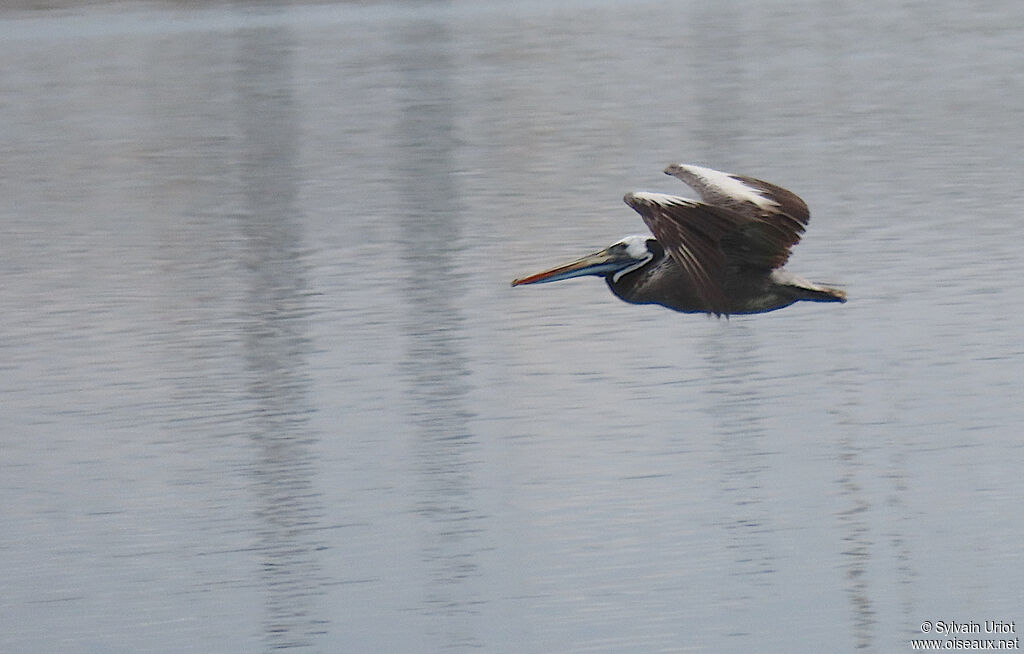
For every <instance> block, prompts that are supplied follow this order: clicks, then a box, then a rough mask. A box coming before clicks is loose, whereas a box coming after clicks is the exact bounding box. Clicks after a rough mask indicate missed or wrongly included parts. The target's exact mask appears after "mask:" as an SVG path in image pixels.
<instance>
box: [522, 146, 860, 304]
mask: <svg viewBox="0 0 1024 654" xmlns="http://www.w3.org/2000/svg"><path fill="white" fill-rule="evenodd" d="M665 174H666V175H671V176H673V177H677V178H679V179H680V180H682V181H683V182H685V183H686V184H688V185H689V186H690V187H691V188H693V190H695V191H696V192H697V194H698V195H699V196H700V198H701V200H702V201H701V202H698V201H696V200H690V199H687V198H684V197H678V196H675V195H666V194H663V193H645V192H635V193H627V194H626V196H625V197H624V198H623V200H624V201H625V202H626V204H628V205H629V206H631V207H632V208H633V209H635V210H636V212H637V213H639V214H640V216H641V217H642V218H643V220H644V222H645V223H646V224H647V227H648V228H649V229H650V230H651V232H652V234H653V236H649V235H646V234H639V235H632V236H627V237H625V238H624V239H622V240H620V241H618V242H617V243H613V244H612V245H610V246H609V247H607V248H605V249H603V250H601V251H599V252H595V253H593V254H590V255H588V256H585V257H583V258H582V259H578V260H576V261H572V262H570V263H567V264H564V265H561V266H557V267H555V268H551V269H549V270H545V271H543V272H539V273H536V274H533V275H529V276H528V277H523V278H521V279H517V280H515V281H513V282H512V286H522V285H525V284H539V283H542V282H557V281H560V280H563V279H570V278H572V277H581V276H583V275H596V276H598V277H604V278H605V281H606V282H607V283H608V287H609V288H611V290H612V293H614V294H615V295H616V297H618V298H620V299H622V300H625V301H626V302H629V303H631V304H660V305H662V306H664V307H668V308H669V309H673V310H675V311H681V312H683V313H706V314H708V315H711V314H714V315H716V316H719V317H721V316H726V317H728V316H729V315H730V314H744V313H764V312H767V311H774V310H776V309H781V308H783V307H788V306H789V305H791V304H793V303H794V302H799V301H801V300H806V301H810V302H845V301H846V293H845V292H843V291H842V290H840V289H837V288H829V287H827V286H822V285H819V284H814V283H811V282H809V281H807V280H806V279H803V278H802V277H798V276H796V275H794V274H792V273H790V272H787V271H785V270H782V266H783V264H785V263H786V260H787V259H788V258H789V250H790V248H792V247H793V246H794V245H796V243H797V242H798V241H799V240H800V235H801V234H803V231H804V226H805V225H806V224H807V221H808V219H809V218H810V212H809V211H808V209H807V205H806V204H804V201H803V200H801V199H800V198H799V197H797V196H796V194H794V193H792V192H790V191H787V190H786V189H784V188H781V187H779V186H776V185H774V184H769V183H768V182H764V181H761V180H759V179H754V178H753V177H745V176H743V175H733V174H731V173H724V172H721V171H718V170H712V169H711V168H703V167H701V166H693V165H683V164H672V165H670V166H668V167H667V168H665Z"/></svg>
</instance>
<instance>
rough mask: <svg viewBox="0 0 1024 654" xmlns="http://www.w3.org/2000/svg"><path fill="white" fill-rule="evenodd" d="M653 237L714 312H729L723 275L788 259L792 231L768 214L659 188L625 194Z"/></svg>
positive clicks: (795, 236)
mask: <svg viewBox="0 0 1024 654" xmlns="http://www.w3.org/2000/svg"><path fill="white" fill-rule="evenodd" d="M623 200H624V201H625V202H626V204H628V205H629V206H631V207H632V208H633V209H635V210H636V212H637V213H639V214H640V216H641V217H642V218H643V219H644V222H645V223H647V226H648V227H649V228H650V230H651V233H652V234H654V238H656V239H658V242H659V243H661V245H662V246H663V247H664V248H665V250H666V251H667V252H668V253H669V255H670V256H671V257H672V258H673V259H675V261H676V263H678V264H679V265H680V266H681V267H682V269H683V271H684V272H685V273H686V275H687V277H688V278H689V279H690V282H691V283H692V285H693V288H694V289H695V290H696V292H697V293H698V295H699V296H700V297H701V298H702V299H703V300H704V301H705V302H706V303H707V306H708V307H709V310H710V311H711V312H713V313H718V314H723V313H727V307H728V300H727V296H726V292H725V288H724V282H725V279H726V278H727V277H728V275H729V274H730V273H732V272H734V271H736V270H737V269H740V268H743V267H752V268H760V269H767V270H771V269H773V268H778V267H780V266H781V265H782V264H784V263H785V262H786V259H787V258H789V248H790V247H791V246H792V244H793V243H795V242H796V241H797V240H798V239H799V233H797V232H795V231H794V230H786V229H782V228H780V227H779V226H778V225H777V224H776V223H775V222H773V221H770V220H768V219H766V218H760V217H757V218H754V217H750V216H746V215H742V214H740V213H737V212H736V211H733V210H732V209H729V208H725V207H721V206H710V205H707V204H704V203H703V202H697V201H696V200H689V199H687V198H682V197H678V196H675V195H665V194H663V193H642V192H638V193H627V194H626V196H625V197H624V198H623Z"/></svg>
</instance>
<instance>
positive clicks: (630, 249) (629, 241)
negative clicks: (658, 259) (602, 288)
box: [612, 234, 654, 282]
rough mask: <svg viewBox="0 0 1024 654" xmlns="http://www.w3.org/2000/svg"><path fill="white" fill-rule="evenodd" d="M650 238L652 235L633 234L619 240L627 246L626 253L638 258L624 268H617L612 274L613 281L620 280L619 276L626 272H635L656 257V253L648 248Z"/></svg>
mask: <svg viewBox="0 0 1024 654" xmlns="http://www.w3.org/2000/svg"><path fill="white" fill-rule="evenodd" d="M649 238H651V237H650V236H646V235H644V234H631V235H629V236H627V237H625V238H624V239H622V240H620V241H619V243H622V244H624V245H625V246H626V254H628V255H629V256H630V257H631V258H633V259H636V263H634V264H631V265H629V266H626V267H625V268H623V269H622V270H616V271H615V274H614V275H612V280H613V281H616V282H617V281H619V278H620V277H622V276H623V275H625V274H626V273H629V272H633V271H634V270H636V269H637V268H641V267H643V266H645V265H647V262H648V261H650V260H651V259H653V258H654V253H653V252H651V251H650V250H649V249H648V248H647V240H648V239H649ZM616 245H618V243H616Z"/></svg>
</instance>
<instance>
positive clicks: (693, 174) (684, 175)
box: [665, 164, 811, 247]
mask: <svg viewBox="0 0 1024 654" xmlns="http://www.w3.org/2000/svg"><path fill="white" fill-rule="evenodd" d="M665 174H666V175H672V176H673V177H678V178H679V179H681V180H682V181H683V182H685V183H686V184H688V185H689V186H690V187H691V188H693V190H695V191H697V193H698V194H699V195H700V199H701V200H703V201H704V202H705V203H707V204H710V205H712V206H715V207H725V208H726V209H731V210H732V211H735V212H736V213H738V214H740V215H741V216H746V217H747V218H755V219H759V220H763V221H765V222H767V223H769V224H771V225H774V226H775V227H776V228H778V230H779V231H780V235H781V234H788V238H789V239H791V242H790V243H789V247H792V246H793V245H796V243H797V241H799V240H800V235H801V234H803V231H804V226H806V225H807V221H808V220H810V217H811V213H810V211H809V210H808V209H807V205H806V204H805V203H804V201H803V200H801V199H800V198H799V197H798V196H797V195H796V194H795V193H793V192H792V191H788V190H786V189H784V188H782V187H781V186H776V185H775V184H771V183H769V182H765V181H763V180H760V179H755V178H753V177H744V176H743V175H733V174H731V173H723V172H721V171H719V170H712V169H711V168H703V167H701V166H692V165H687V164H671V165H670V166H668V167H667V168H665Z"/></svg>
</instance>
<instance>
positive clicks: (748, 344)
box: [705, 322, 775, 599]
mask: <svg viewBox="0 0 1024 654" xmlns="http://www.w3.org/2000/svg"><path fill="white" fill-rule="evenodd" d="M721 327H722V331H721V332H712V333H711V335H710V336H709V337H708V342H707V343H706V344H705V352H706V353H707V354H706V362H707V371H708V372H707V380H708V390H707V394H708V399H709V407H708V410H709V412H710V413H711V416H712V418H713V420H714V424H715V425H716V429H715V431H716V432H717V435H718V445H717V448H718V451H719V453H720V455H721V461H720V463H719V465H718V469H719V470H720V471H721V474H722V480H721V489H722V492H723V494H724V496H725V497H726V498H729V500H730V501H728V502H727V503H726V504H725V505H726V506H729V507H730V508H731V513H729V514H726V515H723V516H722V524H723V526H724V529H725V531H726V534H727V536H728V539H729V544H728V545H727V547H728V549H729V550H730V551H731V552H732V559H733V563H734V564H735V566H734V568H733V570H734V574H736V575H741V576H745V577H748V578H749V579H750V581H751V582H752V583H756V584H764V583H767V575H770V574H772V573H773V572H774V571H775V556H774V555H773V554H772V552H771V551H770V549H769V547H768V545H767V544H766V543H765V539H764V537H763V536H762V534H764V533H766V532H768V531H771V527H770V526H768V525H766V524H765V522H766V520H767V516H766V515H765V512H764V510H763V508H762V507H760V506H759V505H760V504H761V501H762V495H763V489H762V481H761V477H762V473H763V472H764V470H765V467H766V466H767V465H768V463H767V459H766V458H765V457H767V456H768V454H769V453H768V452H765V451H764V450H763V443H764V436H765V428H764V425H763V424H762V418H761V416H762V412H763V411H764V409H763V407H764V406H766V404H768V403H770V402H771V398H769V397H765V395H764V393H763V391H762V390H761V388H760V387H759V385H758V382H757V381H756V379H757V376H758V375H757V372H758V371H759V369H760V368H761V364H762V361H761V359H760V356H759V354H758V351H757V347H756V344H755V343H754V341H753V336H752V334H751V333H750V330H749V329H748V328H747V326H746V325H742V324H739V323H735V322H734V323H731V324H722V325H721ZM744 599H746V598H744Z"/></svg>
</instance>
